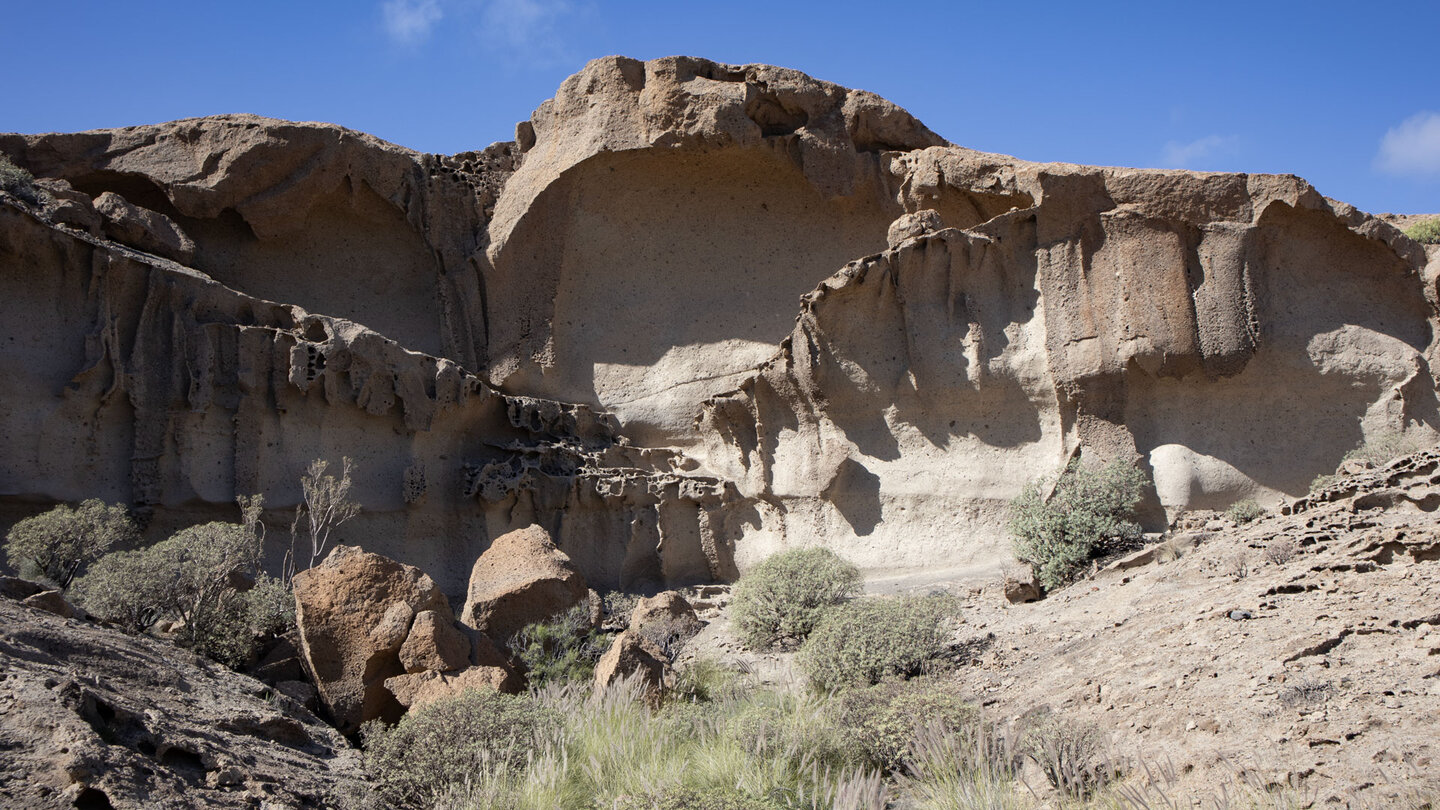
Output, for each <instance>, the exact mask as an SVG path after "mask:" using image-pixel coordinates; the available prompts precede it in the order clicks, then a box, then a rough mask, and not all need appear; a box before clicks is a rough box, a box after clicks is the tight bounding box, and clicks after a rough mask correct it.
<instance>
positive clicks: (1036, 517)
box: [1010, 459, 1145, 588]
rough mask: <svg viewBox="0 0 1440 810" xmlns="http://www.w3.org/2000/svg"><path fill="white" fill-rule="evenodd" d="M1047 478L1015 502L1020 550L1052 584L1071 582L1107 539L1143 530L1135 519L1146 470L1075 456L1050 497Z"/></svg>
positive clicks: (1017, 552)
mask: <svg viewBox="0 0 1440 810" xmlns="http://www.w3.org/2000/svg"><path fill="white" fill-rule="evenodd" d="M1043 484H1044V482H1043V481H1039V480H1036V481H1031V482H1030V483H1029V484H1027V485H1026V486H1025V489H1024V490H1022V491H1021V493H1020V495H1019V497H1017V498H1016V499H1015V500H1014V501H1012V502H1011V504H1010V513H1011V518H1010V533H1011V534H1012V535H1013V536H1014V543H1015V556H1016V557H1017V558H1018V559H1019V560H1020V561H1021V562H1025V563H1030V565H1032V566H1034V568H1035V575H1036V576H1037V577H1039V579H1040V582H1041V583H1043V584H1044V585H1045V587H1046V588H1058V587H1060V586H1061V585H1063V584H1065V583H1066V582H1068V581H1069V580H1070V579H1071V578H1072V577H1074V576H1075V573H1076V572H1077V571H1078V570H1079V569H1080V567H1081V566H1082V565H1084V564H1085V563H1086V562H1087V561H1088V560H1089V559H1090V558H1091V556H1093V555H1094V553H1095V551H1096V549H1098V548H1100V546H1101V544H1102V543H1104V542H1105V541H1106V540H1112V539H1116V538H1135V537H1139V536H1140V526H1139V524H1137V523H1135V522H1134V520H1133V517H1134V512H1135V507H1136V506H1138V505H1139V503H1140V498H1141V496H1142V495H1143V492H1144V487H1145V474H1144V473H1142V472H1141V471H1140V470H1138V469H1136V468H1135V467H1134V466H1133V465H1131V464H1126V463H1124V462H1120V461H1114V462H1111V463H1109V464H1107V465H1105V466H1104V467H1100V468H1098V469H1092V468H1089V467H1086V466H1084V465H1082V464H1081V463H1080V462H1079V460H1078V459H1077V460H1075V461H1072V462H1071V463H1070V465H1069V466H1068V467H1066V468H1065V471H1064V472H1063V473H1061V475H1060V479H1059V480H1058V481H1056V483H1055V489H1054V491H1053V492H1052V493H1051V495H1050V497H1049V498H1048V499H1047V498H1046V497H1045V494H1044V486H1043Z"/></svg>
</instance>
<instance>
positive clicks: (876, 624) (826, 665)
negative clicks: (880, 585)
mask: <svg viewBox="0 0 1440 810" xmlns="http://www.w3.org/2000/svg"><path fill="white" fill-rule="evenodd" d="M957 612H958V606H957V605H956V603H955V600H954V599H953V598H952V597H950V596H947V595H933V596H904V597H896V598H879V597H877V598H869V599H857V600H855V601H853V602H848V603H846V604H844V605H838V606H835V607H833V608H831V609H830V611H828V612H827V613H826V614H825V616H824V618H822V619H821V621H820V624H819V625H818V626H817V627H816V628H815V632H813V633H812V634H811V635H810V638H809V640H807V641H806V642H805V646H804V647H802V648H801V649H800V655H799V664H800V667H801V669H802V670H803V671H804V672H805V674H806V675H808V676H809V678H810V681H811V683H812V684H814V685H815V686H816V687H818V688H820V689H830V688H834V687H838V686H849V685H854V684H871V683H879V682H880V681H881V680H882V679H884V678H885V677H887V676H892V675H899V676H902V677H909V676H911V675H918V674H920V673H921V672H922V671H923V670H924V669H925V668H926V667H927V666H933V665H934V664H935V663H937V661H938V659H940V658H941V657H942V656H943V655H944V654H945V652H946V649H947V647H948V642H949V638H950V632H951V630H952V622H953V619H954V618H955V616H956V614H957Z"/></svg>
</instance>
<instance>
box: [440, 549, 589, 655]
mask: <svg viewBox="0 0 1440 810" xmlns="http://www.w3.org/2000/svg"><path fill="white" fill-rule="evenodd" d="M588 595H589V588H587V587H586V585H585V578H584V577H582V576H581V575H580V573H579V572H578V571H576V570H575V567H574V565H572V564H571V562H570V558H569V557H568V556H566V555H565V553H564V552H563V551H561V550H560V549H558V548H556V547H555V544H554V543H552V542H551V541H550V535H549V534H548V533H547V532H546V531H545V530H544V529H542V528H540V527H539V526H529V527H527V528H524V529H517V530H515V531H513V532H510V533H508V534H505V535H502V536H500V537H499V538H497V539H496V540H495V542H494V544H493V545H491V546H490V548H489V549H487V550H486V551H485V553H484V554H481V555H480V558H479V559H477V560H476V561H475V566H474V567H473V568H472V569H471V571H470V588H469V590H468V591H467V593H466V597H465V606H464V608H462V609H461V611H460V620H461V621H462V622H464V623H465V624H467V625H469V626H470V627H473V628H475V629H476V630H480V631H482V632H484V633H485V634H486V635H488V636H490V637H491V638H493V639H499V640H502V641H504V640H507V639H509V638H510V637H511V636H513V635H514V634H515V633H516V632H518V631H519V630H520V629H521V628H523V627H525V625H527V624H531V623H532V622H539V621H544V620H546V619H550V618H553V617H555V616H558V615H560V614H561V613H564V612H565V611H567V610H569V609H570V608H571V607H573V606H575V605H577V604H579V603H580V602H582V601H585V600H586V599H587V598H588Z"/></svg>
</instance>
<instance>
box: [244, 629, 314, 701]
mask: <svg viewBox="0 0 1440 810" xmlns="http://www.w3.org/2000/svg"><path fill="white" fill-rule="evenodd" d="M249 672H250V674H251V675H253V676H254V677H255V679H256V680H259V681H263V682H265V683H268V684H274V685H275V686H276V688H279V684H280V683H281V682H283V681H298V680H301V679H303V678H304V677H305V668H304V665H303V664H301V663H300V634H299V632H298V631H296V630H291V631H290V632H288V633H286V634H285V635H283V636H281V637H280V638H278V639H276V640H275V644H274V645H273V646H271V647H270V649H269V650H267V651H265V653H264V654H263V655H261V656H260V661H259V662H258V663H257V664H255V666H253V667H251V668H250V670H249Z"/></svg>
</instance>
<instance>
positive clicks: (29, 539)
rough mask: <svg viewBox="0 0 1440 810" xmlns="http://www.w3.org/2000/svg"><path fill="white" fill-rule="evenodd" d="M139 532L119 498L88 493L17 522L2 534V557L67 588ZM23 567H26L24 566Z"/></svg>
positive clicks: (19, 568)
mask: <svg viewBox="0 0 1440 810" xmlns="http://www.w3.org/2000/svg"><path fill="white" fill-rule="evenodd" d="M137 537H139V531H138V530H137V529H136V527H135V522H134V521H133V520H131V519H130V513H129V512H128V511H126V509H125V507H123V506H121V505H120V504H115V505H114V506H106V505H105V503H104V502H103V501H99V500H95V499H93V498H92V499H90V500H87V501H84V502H83V503H81V504H80V505H79V506H77V507H75V508H74V509H72V508H70V507H69V506H66V505H65V504H61V505H59V506H57V507H55V508H54V509H51V510H50V511H49V512H46V513H45V514H43V515H36V516H35V517H32V518H26V519H25V520H22V521H20V522H19V523H16V524H15V525H14V526H13V527H11V529H10V533H9V534H7V535H6V536H5V557H6V559H7V560H8V561H9V562H10V565H11V566H13V567H15V568H16V569H17V570H22V571H24V570H25V569H34V571H35V572H36V573H38V574H39V575H41V576H43V577H45V578H46V579H48V580H50V581H51V582H53V583H55V585H56V586H57V587H60V588H67V587H69V586H70V582H71V580H73V579H74V578H75V576H76V575H77V574H78V573H79V572H80V569H82V568H84V567H85V566H86V565H87V564H89V563H91V562H93V561H95V560H97V559H99V558H100V557H101V556H102V555H103V554H105V553H106V552H107V551H110V550H111V549H112V548H114V547H116V546H119V545H125V544H128V543H132V542H134V541H135V539H136V538H137ZM25 573H29V572H28V571H25Z"/></svg>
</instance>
